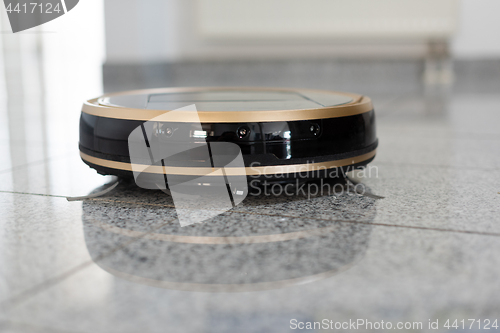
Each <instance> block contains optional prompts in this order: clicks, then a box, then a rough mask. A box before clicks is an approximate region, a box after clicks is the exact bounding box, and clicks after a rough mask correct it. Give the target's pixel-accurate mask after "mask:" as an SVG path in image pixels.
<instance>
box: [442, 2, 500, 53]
mask: <svg viewBox="0 0 500 333" xmlns="http://www.w3.org/2000/svg"><path fill="white" fill-rule="evenodd" d="M499 15H500V1H499V0H461V6H460V24H459V30H458V34H457V35H456V37H455V38H454V41H453V44H452V50H453V54H454V55H455V56H456V57H457V58H500V17H499Z"/></svg>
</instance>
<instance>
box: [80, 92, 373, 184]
mask: <svg viewBox="0 0 500 333" xmlns="http://www.w3.org/2000/svg"><path fill="white" fill-rule="evenodd" d="M189 105H191V106H192V105H194V106H195V110H196V111H195V112H194V111H192V109H191V110H190V111H185V112H184V111H181V112H176V113H175V117H171V119H168V121H167V120H162V118H161V117H162V115H165V114H168V112H171V111H172V110H177V109H181V108H184V107H186V106H189ZM181 110H182V109H181ZM172 114H173V113H172ZM158 117H160V118H158ZM158 119H159V120H158ZM145 124H147V125H145ZM148 126H149V127H148ZM138 128H142V129H143V130H146V129H149V130H150V131H151V133H152V134H151V135H149V136H147V137H146V141H147V142H146V145H147V146H148V147H150V146H151V147H152V146H153V145H164V146H168V145H171V144H173V142H175V144H177V145H182V144H183V143H185V144H186V147H188V148H186V149H185V150H184V151H181V152H179V153H178V154H175V155H173V156H170V157H169V158H167V159H162V160H158V161H154V163H156V164H157V165H158V167H163V168H164V169H163V170H168V169H169V168H177V169H175V170H177V171H176V172H177V174H178V175H179V176H181V177H182V176H183V172H184V171H185V173H186V177H193V172H192V171H191V169H192V170H194V169H196V170H203V169H204V168H207V169H212V170H213V168H214V167H215V168H218V167H224V165H214V161H213V160H211V161H210V160H209V159H208V158H207V157H206V155H205V154H203V151H204V149H203V146H204V145H206V146H208V147H215V144H214V143H219V142H226V143H232V144H233V145H232V147H236V148H238V147H239V150H240V153H241V156H242V158H243V162H244V167H242V168H240V171H238V172H239V174H240V175H245V176H246V177H247V178H248V180H249V181H250V180H259V181H261V180H263V179H265V180H266V181H269V182H272V181H274V182H288V181H290V180H294V179H297V178H305V179H314V178H330V177H339V176H341V175H343V174H345V172H347V171H349V170H352V169H354V168H359V167H364V166H366V165H367V164H368V163H369V162H371V161H372V160H373V158H374V157H375V153H376V148H377V137H376V131H375V113H374V110H373V106H372V102H371V100H370V98H368V97H366V96H362V95H357V94H348V93H338V92H330V91H318V90H302V89H301V90H297V89H266V88H165V89H155V90H140V91H131V92H125V93H118V94H110V95H105V96H102V97H99V98H96V99H92V100H89V101H87V102H86V103H84V106H83V110H82V114H81V119H80V155H81V157H82V159H83V161H84V162H85V163H86V164H88V165H89V166H90V167H92V168H94V169H95V170H97V172H99V173H100V174H104V175H116V176H119V177H123V178H133V177H134V174H133V170H134V165H132V164H133V163H137V161H135V160H133V158H131V152H130V147H129V137H130V135H131V133H132V132H133V131H134V130H136V129H138ZM193 144H194V145H195V147H199V149H198V148H193V146H192V145H193ZM209 149H210V148H209ZM213 149H214V148H213ZM223 154H224V153H223ZM229 155H231V154H228V156H229ZM230 159H231V157H230V156H229V157H228V159H227V160H228V161H230ZM144 163H145V164H148V163H150V162H148V161H144ZM186 163H187V164H186ZM218 163H222V164H224V163H225V162H224V158H223V159H222V162H218ZM216 164H217V163H216ZM179 170H180V171H179ZM145 172H147V169H146V170H145ZM165 172H166V173H168V171H165ZM202 173H203V172H202ZM233 175H234V173H233Z"/></svg>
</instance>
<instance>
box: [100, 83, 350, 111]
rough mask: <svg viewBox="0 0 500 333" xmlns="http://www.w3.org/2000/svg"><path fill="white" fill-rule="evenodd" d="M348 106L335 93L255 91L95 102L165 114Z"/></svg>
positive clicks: (140, 96)
mask: <svg viewBox="0 0 500 333" xmlns="http://www.w3.org/2000/svg"><path fill="white" fill-rule="evenodd" d="M351 102H353V97H352V96H349V95H344V94H340V93H335V92H321V91H307V90H270V89H259V88H257V89H236V90H235V89H226V88H220V89H217V88H215V89H207V88H200V89H199V90H198V91H196V90H194V91H193V90H186V91H182V90H180V91H171V92H163V93H150V92H131V93H128V94H121V95H116V96H110V97H103V98H100V99H99V104H100V105H103V106H114V107H125V108H134V109H151V110H165V111H168V110H174V109H178V108H181V107H184V106H186V105H190V104H196V107H197V110H198V111H276V110H300V109H315V108H323V107H332V106H339V105H342V104H347V103H351Z"/></svg>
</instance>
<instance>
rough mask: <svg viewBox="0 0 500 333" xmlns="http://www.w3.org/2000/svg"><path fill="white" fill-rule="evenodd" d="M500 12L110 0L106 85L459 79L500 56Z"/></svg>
mask: <svg viewBox="0 0 500 333" xmlns="http://www.w3.org/2000/svg"><path fill="white" fill-rule="evenodd" d="M499 12H500V1H497V0H377V1H372V0H349V1H345V0H311V1H301V0H273V1H266V0H239V1H232V0H106V1H105V26H106V54H107V57H106V63H105V65H104V80H105V81H104V82H105V88H106V89H107V90H118V89H128V88H136V87H139V86H140V87H155V86H162V85H233V84H234V85H287V86H302V87H303V86H308V87H318V88H320V87H321V88H328V89H341V90H356V91H360V90H361V91H363V90H364V89H368V88H369V87H371V88H374V87H376V82H377V79H378V78H380V75H388V77H386V78H388V81H390V82H397V81H401V80H400V79H401V78H403V77H405V78H408V77H412V78H414V80H413V81H408V80H406V81H407V82H408V83H406V84H403V85H395V87H394V89H396V92H397V91H400V92H404V91H409V90H414V89H416V88H417V87H418V86H419V85H420V84H421V83H422V82H423V83H426V84H438V85H451V84H452V83H453V82H454V81H455V78H456V76H457V75H456V74H459V75H462V74H463V75H465V76H466V75H468V73H470V71H471V69H470V67H471V66H473V67H474V68H476V67H477V66H481V65H482V64H481V63H478V60H480V61H482V62H483V63H484V62H488V61H489V62H490V63H491V61H494V60H495V59H500V38H492V35H493V36H496V35H495V32H497V31H500V20H497V17H496V16H497V15H498V14H497V13H499ZM453 59H455V60H457V61H455V67H456V68H455V69H454V68H453V62H452V60H453ZM462 60H467V61H465V62H464V61H462ZM470 60H474V61H475V63H474V64H471V63H470ZM490 63H488V64H487V65H488V66H490V65H491V64H490ZM347 81H348V82H347ZM131 82H134V84H131ZM409 82H413V83H409ZM386 87H387V85H386ZM379 88H380V89H382V87H379ZM372 90H373V89H372ZM385 90H386V91H389V90H392V87H391V88H389V87H387V89H385Z"/></svg>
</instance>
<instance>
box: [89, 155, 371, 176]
mask: <svg viewBox="0 0 500 333" xmlns="http://www.w3.org/2000/svg"><path fill="white" fill-rule="evenodd" d="M376 153H377V150H376V149H375V150H373V151H371V152H369V153H366V154H363V155H359V156H355V157H351V158H345V159H342V160H336V161H328V162H320V163H307V164H291V165H268V166H250V167H245V168H230V167H228V168H224V171H225V173H226V175H227V176H245V175H246V176H264V175H276V174H280V175H281V174H293V173H295V174H296V173H302V172H311V171H321V170H328V169H333V168H338V167H344V166H349V165H353V164H357V163H360V162H363V161H366V160H369V159H370V158H372V157H374V156H375V154H376ZM80 156H81V158H82V159H83V160H84V161H87V162H89V163H92V164H95V165H99V166H102V167H106V168H110V169H118V170H125V171H130V172H133V171H134V170H136V171H138V170H142V172H146V173H156V174H169V175H185V176H210V175H211V174H212V175H213V176H218V175H219V174H218V173H213V171H214V170H212V168H189V167H187V168H186V167H165V168H164V167H163V166H159V165H151V166H148V165H143V164H134V165H133V166H132V164H131V163H125V162H117V161H110V160H105V159H102V158H98V157H93V156H90V155H87V154H85V153H82V152H80ZM219 176H220V175H219Z"/></svg>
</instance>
